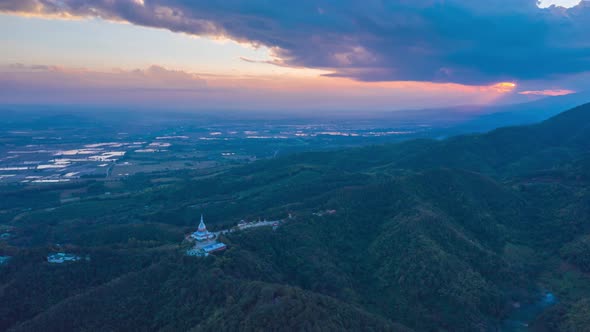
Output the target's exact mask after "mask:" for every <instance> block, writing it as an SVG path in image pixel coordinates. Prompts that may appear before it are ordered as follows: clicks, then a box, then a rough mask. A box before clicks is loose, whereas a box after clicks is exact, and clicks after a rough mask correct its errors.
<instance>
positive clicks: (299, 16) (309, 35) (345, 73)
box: [0, 0, 590, 85]
mask: <svg viewBox="0 0 590 332" xmlns="http://www.w3.org/2000/svg"><path fill="white" fill-rule="evenodd" d="M0 12H8V13H17V14H26V15H43V16H58V17H72V16H73V17H102V18H105V19H111V20H118V21H126V22H130V23H133V24H136V25H142V26H149V27H157V28H164V29H169V30H171V31H175V32H184V33H189V34H195V35H207V36H225V37H228V38H232V39H234V40H238V41H243V42H248V43H253V44H262V45H266V46H269V47H272V49H273V51H274V52H275V53H276V55H277V56H278V57H279V58H280V59H282V63H283V64H286V65H290V66H303V67H310V68H322V69H328V70H331V71H332V72H333V73H332V74H330V75H331V76H337V77H350V78H354V79H357V80H361V81H426V82H454V83H461V84H473V85H481V84H490V83H496V82H501V81H512V80H525V81H526V80H544V79H554V78H560V77H563V76H566V75H570V74H577V73H581V72H586V71H589V70H590V34H588V31H590V2H588V1H583V2H582V3H581V4H580V5H578V6H576V7H573V8H570V9H565V8H560V7H550V8H546V9H542V8H539V7H538V6H537V3H536V0H488V1H473V0H412V1H408V0H390V1H385V0H366V1H363V2H360V1H354V0H341V1H332V0H315V1H312V0H301V1H290V2H283V3H280V4H279V3H277V2H275V1H267V0H248V1H240V0H225V1H193V0H93V1H90V0H59V1H57V0H0ZM89 38H91V37H89ZM278 64H281V63H278Z"/></svg>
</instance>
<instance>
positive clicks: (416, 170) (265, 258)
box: [0, 105, 590, 331]
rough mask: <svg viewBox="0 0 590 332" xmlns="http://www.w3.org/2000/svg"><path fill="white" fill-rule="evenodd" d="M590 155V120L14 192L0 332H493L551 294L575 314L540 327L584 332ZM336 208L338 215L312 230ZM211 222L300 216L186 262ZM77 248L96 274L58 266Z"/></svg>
mask: <svg viewBox="0 0 590 332" xmlns="http://www.w3.org/2000/svg"><path fill="white" fill-rule="evenodd" d="M589 142H590V105H585V106H581V107H579V108H576V109H574V110H571V111H568V112H565V113H563V114H561V115H559V116H557V117H555V118H553V119H550V120H548V121H546V122H543V123H541V124H538V125H533V126H528V127H515V128H505V129H499V130H496V131H493V132H491V133H488V134H484V135H469V136H461V137H456V138H451V139H448V140H444V141H430V140H418V141H411V142H407V143H401V144H396V145H383V146H370V147H365V148H356V149H350V150H343V151H334V152H320V153H301V154H293V155H290V156H286V157H282V158H277V159H273V160H267V161H260V162H256V163H253V164H250V165H247V166H243V167H240V168H234V169H231V170H228V171H227V172H225V173H223V174H220V175H217V176H201V175H199V174H196V173H194V172H184V173H180V174H175V176H177V177H182V179H183V180H184V181H183V182H181V183H179V182H177V183H174V184H164V185H162V184H157V183H153V182H150V181H149V177H150V175H149V174H144V175H138V176H135V177H132V178H130V179H129V180H126V181H127V182H128V183H125V184H123V185H122V186H121V187H119V188H108V189H107V188H106V187H104V186H102V184H96V183H95V182H91V181H90V182H88V183H86V184H84V185H88V186H93V187H92V190H90V193H89V194H87V197H82V199H81V200H80V201H78V202H72V203H68V204H64V205H61V206H57V207H56V205H55V200H56V198H55V197H56V195H57V193H59V191H60V190H63V188H51V187H46V189H45V190H31V189H27V188H20V187H15V188H8V189H5V190H4V192H2V197H1V198H2V199H1V200H0V201H2V203H0V204H2V205H1V206H2V209H3V210H2V211H3V213H2V216H1V218H2V220H3V221H4V223H3V224H4V226H7V227H12V229H13V233H14V237H13V238H11V239H10V240H9V241H4V242H3V243H2V242H0V255H3V254H5V255H11V256H14V258H13V260H11V261H10V263H9V264H7V265H6V266H2V267H0V283H1V284H0V303H7V304H10V305H5V306H2V307H1V308H0V329H11V330H14V331H35V330H44V331H64V330H86V331H88V330H101V331H104V330H113V331H145V330H162V331H175V330H194V331H209V330H225V331H235V330H247V331H258V330H285V329H291V330H305V331H316V330H317V331H320V330H321V331H334V330H370V331H390V330H394V331H406V330H407V331H410V330H416V331H474V330H481V331H487V330H494V329H496V328H498V327H499V326H501V324H502V321H503V320H504V319H505V318H506V317H507V316H508V315H509V314H510V312H511V311H512V310H513V308H514V306H515V304H517V303H520V304H522V305H526V303H529V302H534V301H536V300H537V298H538V297H539V296H540V294H541V292H542V291H551V292H553V293H555V294H556V295H557V297H558V298H559V304H558V305H556V306H554V307H551V308H549V309H548V310H546V312H544V313H543V314H542V315H541V316H540V317H539V318H538V319H537V320H536V321H535V322H534V324H533V327H534V329H536V330H539V331H561V330H563V331H585V330H587V329H588V326H590V325H589V324H590V323H589V321H590V314H589V312H590V277H588V275H587V274H586V273H587V272H588V271H590V204H589V203H590V192H589V190H588V188H590V187H589V184H590V158H589V157H588V152H590V143H589ZM158 176H161V174H159V175H158ZM130 188H132V189H130ZM106 190H109V191H110V192H111V194H110V195H102V193H103V191H106ZM87 192H88V191H87ZM25 200H28V204H29V205H31V204H32V205H33V206H27V204H25V203H23V202H24V201H25ZM32 202H34V203H32ZM25 207H26V208H25ZM325 210H335V211H336V213H335V214H326V215H318V214H317V213H316V214H314V212H320V211H325ZM201 212H204V213H205V215H206V219H207V220H208V222H209V226H210V228H212V229H215V228H220V227H224V226H228V225H231V224H233V223H236V222H238V221H239V220H240V219H249V220H251V219H258V218H259V217H267V218H285V217H286V216H287V215H288V214H289V213H291V214H292V215H293V216H294V217H293V218H292V219H289V220H287V222H286V223H285V224H283V225H282V226H281V227H279V228H278V229H277V230H276V231H273V230H271V229H257V230H250V231H243V232H237V233H232V234H228V235H226V236H225V238H224V239H223V240H224V242H226V243H227V244H228V247H229V249H228V250H227V251H225V252H223V253H220V254H217V255H214V256H211V257H207V258H192V257H185V256H183V255H182V252H183V251H182V250H183V247H182V246H181V245H180V242H181V241H182V239H183V234H185V233H186V232H188V231H189V230H192V229H194V227H195V225H196V220H197V218H196V216H197V215H198V214H199V213H201ZM56 243H60V244H61V246H60V247H59V248H56V247H55V244H56ZM62 248H66V249H67V250H68V251H70V252H75V253H79V254H80V255H88V256H89V257H90V260H88V261H80V262H75V263H70V264H65V265H61V266H53V265H49V264H47V263H45V262H44V258H45V255H46V254H47V253H48V252H52V251H56V250H62Z"/></svg>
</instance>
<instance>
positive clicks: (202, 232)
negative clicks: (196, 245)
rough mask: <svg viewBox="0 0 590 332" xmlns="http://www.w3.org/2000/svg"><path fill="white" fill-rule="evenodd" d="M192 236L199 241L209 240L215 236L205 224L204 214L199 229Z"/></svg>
mask: <svg viewBox="0 0 590 332" xmlns="http://www.w3.org/2000/svg"><path fill="white" fill-rule="evenodd" d="M191 237H192V238H193V239H195V240H197V241H199V242H203V241H209V240H213V239H214V238H215V234H213V233H211V232H209V231H208V230H207V226H205V222H204V221H203V215H201V222H200V223H199V227H198V228H197V231H196V232H194V233H193V234H191Z"/></svg>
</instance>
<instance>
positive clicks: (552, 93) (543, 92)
mask: <svg viewBox="0 0 590 332" xmlns="http://www.w3.org/2000/svg"><path fill="white" fill-rule="evenodd" d="M572 93H576V91H573V90H567V89H555V90H530V91H521V92H519V93H518V94H521V95H532V96H550V97H555V96H565V95H570V94H572Z"/></svg>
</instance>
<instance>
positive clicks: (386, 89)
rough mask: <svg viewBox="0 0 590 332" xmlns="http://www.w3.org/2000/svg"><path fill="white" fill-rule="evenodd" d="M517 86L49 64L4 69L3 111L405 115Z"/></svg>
mask: <svg viewBox="0 0 590 332" xmlns="http://www.w3.org/2000/svg"><path fill="white" fill-rule="evenodd" d="M513 91H514V87H513V86H509V85H507V84H506V83H504V84H495V85H489V86H467V85H460V84H450V83H449V84H441V83H429V82H358V81H354V80H350V79H344V78H333V77H319V78H293V77H283V78H281V77H275V76H268V77H263V76H257V77H250V76H245V77H235V76H220V75H209V76H208V75H207V74H196V73H191V72H186V71H179V70H170V69H167V68H165V67H162V66H157V65H153V66H150V67H148V68H145V69H134V70H122V69H113V70H107V71H104V70H103V71H100V70H92V69H85V68H68V67H61V66H50V65H24V64H12V65H9V66H4V67H3V66H0V101H2V103H3V104H87V105H112V106H114V105H134V106H138V107H155V108H186V109H194V110H199V109H206V110H211V109H225V110H229V109H244V110H248V109H259V110H262V109H265V110H305V109H306V110H389V111H390V110H399V109H411V108H416V107H420V108H431V107H444V106H452V105H458V104H472V105H480V104H487V103H489V102H492V101H495V100H498V99H500V98H504V97H506V96H509V95H511V93H512V92H513Z"/></svg>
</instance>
